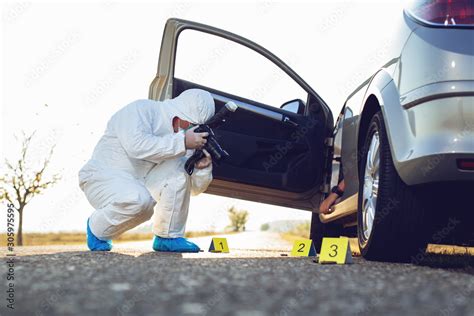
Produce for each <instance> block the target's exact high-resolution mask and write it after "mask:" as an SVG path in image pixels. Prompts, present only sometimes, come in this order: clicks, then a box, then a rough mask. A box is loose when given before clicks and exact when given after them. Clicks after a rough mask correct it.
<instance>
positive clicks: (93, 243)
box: [87, 219, 112, 251]
mask: <svg viewBox="0 0 474 316" xmlns="http://www.w3.org/2000/svg"><path fill="white" fill-rule="evenodd" d="M87 247H89V249H90V250H91V251H110V250H112V240H100V239H99V238H97V237H95V236H94V234H93V233H92V231H91V228H90V227H89V219H88V220H87Z"/></svg>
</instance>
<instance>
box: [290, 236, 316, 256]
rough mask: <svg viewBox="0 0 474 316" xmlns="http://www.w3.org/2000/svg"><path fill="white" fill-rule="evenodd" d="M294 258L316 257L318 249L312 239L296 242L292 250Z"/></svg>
mask: <svg viewBox="0 0 474 316" xmlns="http://www.w3.org/2000/svg"><path fill="white" fill-rule="evenodd" d="M291 256H292V257H309V256H316V249H314V245H313V241H312V240H311V239H299V240H295V243H294V244H293V249H292V250H291Z"/></svg>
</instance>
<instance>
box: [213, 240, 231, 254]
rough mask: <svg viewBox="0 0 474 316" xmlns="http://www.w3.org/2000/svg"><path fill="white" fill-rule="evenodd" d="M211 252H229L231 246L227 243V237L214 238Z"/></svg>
mask: <svg viewBox="0 0 474 316" xmlns="http://www.w3.org/2000/svg"><path fill="white" fill-rule="evenodd" d="M209 252H225V253H228V252H229V246H228V245H227V239H225V238H212V241H211V245H210V246H209Z"/></svg>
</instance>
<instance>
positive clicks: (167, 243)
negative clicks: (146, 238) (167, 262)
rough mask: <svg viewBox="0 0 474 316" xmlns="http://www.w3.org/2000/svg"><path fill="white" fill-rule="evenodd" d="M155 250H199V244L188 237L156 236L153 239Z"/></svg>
mask: <svg viewBox="0 0 474 316" xmlns="http://www.w3.org/2000/svg"><path fill="white" fill-rule="evenodd" d="M153 250H155V251H164V252H199V250H201V249H200V248H199V247H198V245H196V244H195V243H193V242H190V241H189V240H187V239H186V238H183V237H179V238H163V237H159V236H155V238H154V239H153Z"/></svg>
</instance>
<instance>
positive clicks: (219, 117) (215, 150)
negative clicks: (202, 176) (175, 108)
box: [184, 101, 238, 175]
mask: <svg viewBox="0 0 474 316" xmlns="http://www.w3.org/2000/svg"><path fill="white" fill-rule="evenodd" d="M237 108H238V107H237V105H236V104H235V103H234V102H232V101H231V102H227V103H226V104H225V106H224V107H222V109H220V110H219V112H217V113H216V115H214V116H213V117H211V118H210V119H209V120H208V121H207V122H206V123H204V124H200V125H199V126H198V127H197V128H196V129H195V130H194V132H195V133H204V132H207V133H209V135H208V136H207V137H206V139H207V142H206V144H205V145H204V147H203V149H205V150H207V152H208V153H209V154H210V155H211V157H212V162H213V163H215V164H219V162H220V161H222V160H223V159H225V158H227V157H229V154H228V153H227V152H226V151H225V150H224V149H223V148H222V147H221V145H220V144H219V142H218V141H217V139H216V135H215V134H214V131H213V130H212V129H213V128H217V127H219V126H221V125H222V124H223V123H225V120H226V118H227V117H228V116H229V115H230V114H231V113H233V112H235V110H237ZM205 156H206V155H205V154H204V152H203V151H202V149H196V150H195V151H194V153H193V155H192V156H191V157H189V158H188V160H186V163H185V164H184V169H185V170H186V172H187V173H188V174H189V175H191V174H193V172H194V164H195V163H196V162H198V161H199V160H201V159H202V158H204V157H205Z"/></svg>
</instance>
